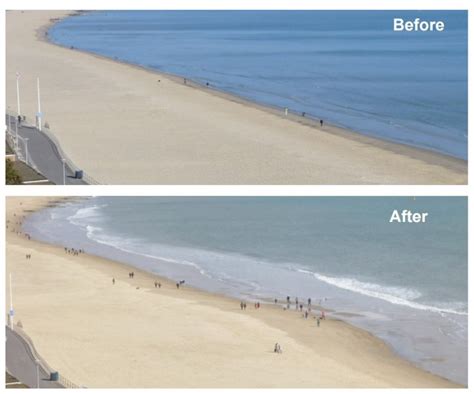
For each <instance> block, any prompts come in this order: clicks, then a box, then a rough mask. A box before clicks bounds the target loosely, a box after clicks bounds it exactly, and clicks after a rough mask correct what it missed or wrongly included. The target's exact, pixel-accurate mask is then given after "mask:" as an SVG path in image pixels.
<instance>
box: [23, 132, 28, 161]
mask: <svg viewBox="0 0 474 394" xmlns="http://www.w3.org/2000/svg"><path fill="white" fill-rule="evenodd" d="M28 139H29V138H24V139H23V140H24V142H25V163H26V165H28Z"/></svg>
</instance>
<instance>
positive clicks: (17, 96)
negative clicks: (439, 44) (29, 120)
mask: <svg viewBox="0 0 474 394" xmlns="http://www.w3.org/2000/svg"><path fill="white" fill-rule="evenodd" d="M16 105H17V110H18V116H21V109H20V73H19V72H18V71H17V73H16Z"/></svg>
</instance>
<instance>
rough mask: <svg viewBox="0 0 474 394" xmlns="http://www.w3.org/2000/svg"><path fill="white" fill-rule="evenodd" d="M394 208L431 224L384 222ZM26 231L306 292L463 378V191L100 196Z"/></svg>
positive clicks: (243, 292) (131, 258)
mask: <svg viewBox="0 0 474 394" xmlns="http://www.w3.org/2000/svg"><path fill="white" fill-rule="evenodd" d="M394 209H398V210H403V209H410V210H412V211H414V212H415V211H416V212H428V221H427V223H424V224H406V223H405V224H401V223H389V219H390V217H391V215H392V212H393V210H394ZM24 231H26V232H27V233H29V234H31V235H32V237H33V238H36V239H40V240H42V241H45V242H49V243H53V244H57V245H62V246H68V247H75V248H83V249H85V250H86V252H87V253H91V254H96V255H99V256H103V257H106V258H111V259H115V260H118V261H121V262H124V263H125V264H129V265H131V266H135V267H138V268H142V269H144V270H147V271H149V272H153V273H156V274H159V275H161V276H165V277H168V278H170V279H171V280H176V281H178V280H185V281H186V283H187V284H190V285H191V286H194V287H197V288H201V289H204V290H207V291H211V292H216V293H221V294H226V295H230V296H233V297H236V298H238V299H246V300H249V301H251V300H261V302H266V301H267V300H273V299H274V298H277V299H279V300H281V301H283V300H284V299H286V296H287V295H289V296H291V298H292V299H294V297H298V298H299V299H300V300H306V299H307V298H311V299H312V300H313V304H321V305H322V306H323V307H325V308H327V310H329V311H330V312H328V315H329V316H331V317H333V318H340V319H343V320H347V321H348V322H350V323H351V324H354V325H356V326H359V327H361V328H364V329H366V330H369V331H370V332H372V333H373V334H375V335H377V336H378V337H380V338H381V339H383V340H384V341H386V342H387V343H388V344H389V345H390V346H392V348H393V349H394V350H395V351H396V352H397V353H398V354H400V355H401V356H403V357H405V358H407V359H409V360H411V361H412V362H414V363H416V364H417V365H419V366H421V367H423V368H425V369H427V370H429V371H432V372H434V373H437V374H440V375H442V376H445V377H447V378H450V379H453V380H455V381H457V382H460V383H463V384H467V335H468V334H467V319H468V304H467V292H468V287H467V285H468V283H467V199H466V198H464V197H416V198H413V197H409V198H408V197H179V198H178V197H96V198H89V199H83V200H80V201H76V202H68V203H65V204H62V205H60V206H58V207H55V208H50V209H45V210H43V211H40V212H37V213H35V214H33V215H31V216H30V217H29V218H28V219H27V220H26V222H25V224H24ZM269 302H271V301H269Z"/></svg>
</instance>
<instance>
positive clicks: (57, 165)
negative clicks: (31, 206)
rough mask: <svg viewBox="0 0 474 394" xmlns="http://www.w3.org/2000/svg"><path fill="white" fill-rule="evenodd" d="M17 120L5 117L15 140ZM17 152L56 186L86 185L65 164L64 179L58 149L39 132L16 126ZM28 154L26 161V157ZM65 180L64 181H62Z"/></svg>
mask: <svg viewBox="0 0 474 394" xmlns="http://www.w3.org/2000/svg"><path fill="white" fill-rule="evenodd" d="M17 122H18V119H17V118H16V117H14V116H10V115H6V124H7V127H8V128H9V130H10V133H11V135H13V137H14V138H15V134H16V123H17ZM18 137H19V138H18V152H17V154H19V155H21V159H22V160H23V161H25V162H26V163H27V164H28V165H29V166H31V167H33V168H34V169H35V170H37V171H38V172H40V173H41V174H42V175H44V176H45V177H46V178H48V179H49V180H50V181H51V182H54V183H55V184H56V185H62V184H64V181H65V183H66V185H87V184H88V183H87V182H86V181H85V180H84V179H77V178H75V174H74V171H73V169H72V168H71V166H70V165H69V164H68V163H67V162H66V163H65V177H64V173H63V171H64V170H63V162H62V159H63V157H62V156H61V154H60V152H59V150H58V147H57V146H56V144H55V142H54V141H52V140H51V138H50V137H49V136H48V135H47V134H45V133H44V132H41V131H39V130H38V129H37V128H35V127H33V126H29V125H27V124H22V123H19V124H18ZM27 154H28V160H26V155H27ZM64 178H65V179H64Z"/></svg>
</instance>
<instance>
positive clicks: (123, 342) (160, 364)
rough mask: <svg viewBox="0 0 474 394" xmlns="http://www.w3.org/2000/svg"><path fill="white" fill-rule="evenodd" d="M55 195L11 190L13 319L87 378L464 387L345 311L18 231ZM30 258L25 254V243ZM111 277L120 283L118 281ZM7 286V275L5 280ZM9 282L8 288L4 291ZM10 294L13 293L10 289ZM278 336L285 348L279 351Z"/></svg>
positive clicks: (139, 383)
mask: <svg viewBox="0 0 474 394" xmlns="http://www.w3.org/2000/svg"><path fill="white" fill-rule="evenodd" d="M55 200H57V198H43V197H28V198H25V197H11V198H8V199H7V214H6V218H7V221H8V222H7V225H8V228H7V230H6V231H7V259H6V261H7V277H8V274H9V273H12V276H13V292H14V301H15V302H14V307H15V318H16V321H18V320H20V321H21V323H22V325H23V327H24V330H25V331H26V333H27V334H28V335H29V336H30V337H31V338H32V339H33V341H34V343H35V346H36V348H37V350H38V351H39V353H40V354H41V355H42V356H43V357H44V358H45V359H46V361H47V362H48V363H49V364H50V365H51V366H52V367H53V368H56V369H57V370H59V372H60V373H61V374H63V375H64V376H65V377H67V378H68V379H70V380H72V381H73V382H74V383H76V384H79V385H85V386H87V387H457V386H456V385H455V384H454V383H451V382H449V381H447V380H445V379H442V378H440V377H437V376H434V375H432V374H430V373H427V372H425V371H422V370H421V369H418V368H416V367H415V366H413V365H412V364H410V363H408V362H407V361H405V360H402V359H401V358H399V357H397V356H395V355H394V354H393V352H392V351H391V350H390V349H389V347H388V346H386V345H385V344H384V343H383V342H382V341H380V340H378V339H377V338H375V337H373V336H372V335H370V334H369V333H367V332H365V331H363V330H360V329H357V328H354V327H352V326H350V325H348V324H346V323H344V322H341V321H338V320H332V319H327V320H326V321H323V322H322V323H321V327H319V328H317V326H316V323H315V321H314V320H312V319H309V320H305V319H302V318H301V315H300V314H299V313H297V312H295V311H284V310H283V309H281V308H280V307H275V306H268V305H263V306H262V307H261V308H260V309H258V310H255V309H254V308H253V306H252V305H249V306H248V308H247V310H246V311H241V310H240V306H239V301H238V300H233V299H229V298H225V297H223V296H218V295H212V294H208V293H205V292H202V291H198V290H195V289H192V288H189V287H187V286H185V287H183V288H181V289H180V290H177V289H176V286H175V285H174V283H172V282H170V281H167V280H164V279H159V280H160V281H161V283H162V284H163V286H162V288H161V289H155V288H154V286H153V282H154V280H155V279H156V277H154V276H152V275H150V274H148V273H145V272H140V271H138V270H136V269H135V270H134V271H135V273H136V274H135V278H134V279H133V280H132V279H129V278H128V272H129V271H130V270H131V268H129V267H126V266H124V265H122V264H118V263H115V262H112V261H108V260H105V259H101V258H98V257H94V256H89V255H84V254H82V255H79V256H76V257H74V256H71V255H68V254H66V253H65V252H64V249H63V248H60V247H55V246H51V245H46V244H42V243H39V242H36V241H33V240H27V238H26V237H25V235H24V234H17V232H18V231H19V225H18V224H17V223H19V222H21V221H22V220H23V218H24V216H25V215H27V214H28V213H29V212H31V211H32V210H36V209H40V208H41V207H45V206H47V205H49V204H51V203H52V201H55ZM26 254H31V255H32V258H31V259H30V260H26V258H25V255H26ZM112 277H114V278H115V279H116V284H115V285H112V282H111V280H112ZM7 291H8V286H7ZM7 294H8V293H7ZM7 302H8V297H7ZM275 342H279V343H280V344H281V346H282V348H283V353H282V354H275V353H273V346H274V344H275Z"/></svg>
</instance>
